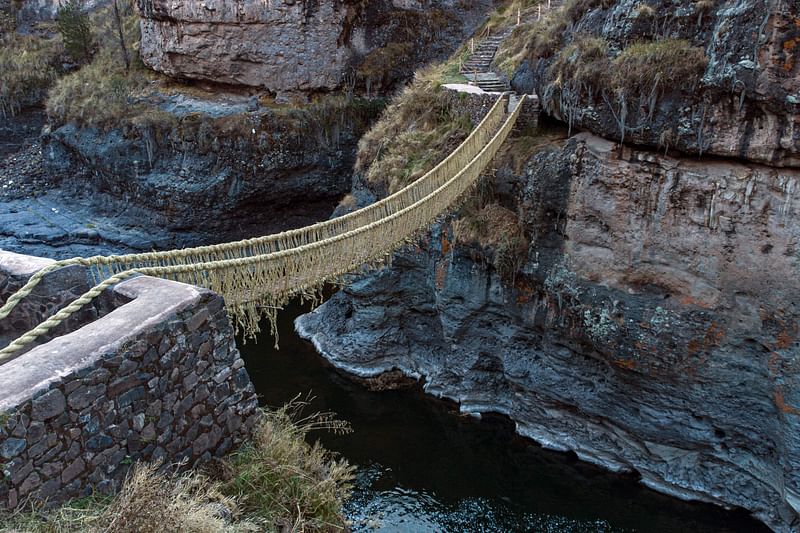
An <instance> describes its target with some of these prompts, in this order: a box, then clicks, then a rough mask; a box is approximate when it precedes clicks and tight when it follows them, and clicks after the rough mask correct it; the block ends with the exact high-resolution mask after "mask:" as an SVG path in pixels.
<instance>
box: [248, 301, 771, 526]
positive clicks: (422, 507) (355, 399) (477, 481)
mask: <svg viewBox="0 0 800 533" xmlns="http://www.w3.org/2000/svg"><path fill="white" fill-rule="evenodd" d="M300 311H301V309H300V307H299V306H293V307H292V308H290V309H287V310H286V311H285V312H283V313H282V314H281V316H280V323H279V335H280V346H281V349H280V350H275V349H274V348H273V341H272V339H271V338H269V336H268V335H263V336H262V338H260V339H259V342H258V343H255V344H254V343H252V342H248V343H247V344H246V345H241V343H240V348H241V350H242V353H243V356H244V358H245V361H246V363H247V369H248V371H249V372H250V376H251V378H252V380H253V382H254V384H255V387H256V389H257V390H258V393H259V394H260V395H261V399H262V403H263V404H264V405H268V406H273V407H275V406H280V405H282V404H284V403H285V402H287V401H289V400H291V399H292V398H294V397H295V396H297V395H298V394H303V395H305V394H306V393H311V394H312V395H313V396H314V397H315V400H314V402H313V404H312V407H313V409H314V410H322V411H334V412H335V413H337V415H338V416H339V418H341V419H344V420H347V421H349V422H350V423H351V425H352V427H353V430H354V431H353V433H351V434H349V435H344V436H334V435H329V434H323V433H319V434H313V435H311V437H312V438H313V439H319V440H320V441H322V443H323V444H324V445H325V446H326V447H327V448H328V449H330V450H333V451H334V452H336V453H338V454H341V456H343V457H345V458H347V459H348V461H350V463H352V464H355V465H357V466H358V474H357V479H356V483H355V490H354V493H353V497H352V498H351V499H350V501H349V502H348V503H347V506H346V512H347V515H348V518H349V519H350V520H351V521H352V523H353V526H352V528H353V531H381V532H434V531H435V532H440V531H448V532H449V531H454V532H462V531H463V532H473V531H474V532H507V531H508V532H510V531H536V532H552V533H562V532H563V533H566V532H576V533H577V532H581V533H583V532H587V533H588V532H623V531H641V532H653V533H662V532H663V533H667V532H670V533H672V532H675V533H677V532H685V533H701V532H748V533H757V532H762V531H764V532H767V531H769V530H768V529H767V528H766V527H764V526H763V525H762V524H760V523H759V522H757V521H755V520H753V519H752V518H750V517H749V516H748V515H747V514H746V513H744V512H741V511H725V510H723V509H721V508H718V507H716V506H712V505H706V504H699V503H687V502H683V501H681V500H677V499H675V498H670V497H667V496H664V495H661V494H659V493H656V492H654V491H651V490H649V489H647V488H646V487H644V486H643V485H641V484H640V483H638V481H637V479H636V477H635V476H632V475H619V474H612V473H610V472H607V471H605V470H602V469H600V468H597V467H594V466H592V465H589V464H586V463H584V462H581V461H579V460H578V459H577V458H576V457H575V456H574V455H573V454H566V453H559V452H553V451H549V450H545V449H543V448H541V447H540V446H538V445H536V444H535V443H533V442H532V441H530V440H527V439H524V438H522V437H519V436H518V435H516V434H515V433H514V426H513V423H512V422H510V421H509V420H508V419H506V418H504V417H502V416H499V415H488V416H483V417H482V418H481V419H475V418H472V417H465V416H461V415H459V414H458V411H457V408H456V406H455V405H454V404H452V403H449V402H445V401H441V400H437V399H434V398H431V397H430V396H428V395H425V394H424V393H423V392H422V391H421V390H419V389H412V390H403V391H384V392H370V391H368V390H367V389H365V388H364V387H363V386H361V385H359V384H356V383H354V382H353V381H351V380H350V379H348V378H347V377H345V376H344V375H342V374H341V373H339V372H338V371H337V370H335V369H333V368H332V367H331V366H330V365H328V364H327V363H326V361H325V360H324V359H323V358H322V357H320V356H319V355H318V354H317V352H316V350H315V349H314V347H313V346H312V345H311V344H310V343H308V342H306V341H304V340H302V339H300V338H299V337H298V336H297V335H296V334H295V333H294V328H293V320H294V318H295V317H296V316H297V315H298V314H299V313H300Z"/></svg>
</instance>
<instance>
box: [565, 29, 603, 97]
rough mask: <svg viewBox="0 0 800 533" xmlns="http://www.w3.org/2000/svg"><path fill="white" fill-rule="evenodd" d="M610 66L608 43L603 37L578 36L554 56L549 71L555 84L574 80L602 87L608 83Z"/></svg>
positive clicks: (589, 85)
mask: <svg viewBox="0 0 800 533" xmlns="http://www.w3.org/2000/svg"><path fill="white" fill-rule="evenodd" d="M610 66H611V62H610V60H609V58H608V43H607V42H606V41H605V40H604V39H601V38H598V37H590V36H578V37H577V38H576V39H575V41H574V42H573V43H572V44H571V45H569V46H567V47H566V48H564V49H563V50H562V51H561V53H560V54H559V55H558V57H556V59H555V61H554V62H553V64H552V66H551V67H550V72H551V75H552V76H553V77H554V78H555V80H556V81H555V83H556V84H563V83H566V82H575V83H578V84H579V85H582V86H585V87H590V88H592V87H596V88H601V89H602V88H604V87H606V86H607V85H608V80H609V76H610V74H611V73H610Z"/></svg>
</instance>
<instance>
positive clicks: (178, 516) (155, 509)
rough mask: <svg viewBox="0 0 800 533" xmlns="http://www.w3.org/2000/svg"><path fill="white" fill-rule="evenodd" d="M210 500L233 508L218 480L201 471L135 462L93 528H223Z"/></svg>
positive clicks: (189, 532)
mask: <svg viewBox="0 0 800 533" xmlns="http://www.w3.org/2000/svg"><path fill="white" fill-rule="evenodd" d="M213 503H222V504H223V505H224V507H225V508H227V509H231V508H233V509H235V505H234V503H233V500H231V499H229V498H225V497H224V496H223V495H222V493H221V492H220V490H219V483H216V482H213V481H211V480H209V479H208V478H207V477H206V476H204V475H202V474H200V473H192V474H190V475H183V476H179V475H176V474H169V473H167V474H164V473H159V471H158V467H157V465H147V464H137V465H136V466H135V467H134V468H133V469H132V470H131V473H130V475H129V476H128V478H127V479H126V481H125V484H124V485H123V487H122V490H121V491H120V492H119V494H117V496H116V497H115V498H114V499H113V500H112V502H111V504H110V505H109V506H107V507H106V508H105V509H104V511H103V513H102V514H100V516H99V517H98V519H97V520H96V526H95V528H96V529H97V530H100V531H114V532H116V533H140V532H144V531H153V532H155V531H185V532H186V533H214V532H218V531H225V529H226V523H225V521H224V520H223V519H222V518H220V516H219V513H218V508H217V507H216V506H214V505H212V504H213Z"/></svg>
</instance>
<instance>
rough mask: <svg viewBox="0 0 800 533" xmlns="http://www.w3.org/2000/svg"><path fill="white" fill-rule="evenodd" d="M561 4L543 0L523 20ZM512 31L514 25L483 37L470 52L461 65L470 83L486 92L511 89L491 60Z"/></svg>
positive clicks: (532, 17)
mask: <svg viewBox="0 0 800 533" xmlns="http://www.w3.org/2000/svg"><path fill="white" fill-rule="evenodd" d="M562 4H563V0H545V2H543V3H542V4H541V5H540V7H539V10H538V12H536V13H533V14H529V15H527V16H526V17H525V18H524V19H523V21H524V22H530V21H532V20H538V18H540V17H542V16H545V15H546V14H547V13H548V12H550V11H553V10H555V9H558V8H559V7H561V5H562ZM513 31H514V26H512V27H510V28H506V30H505V31H503V32H502V33H499V34H497V35H490V36H488V37H486V38H485V39H483V40H482V41H481V42H480V43H479V44H478V45H477V46H476V47H475V50H474V51H473V52H472V54H470V56H469V58H468V59H467V60H466V61H465V62H464V63H463V64H462V65H461V74H462V75H463V76H464V77H465V78H467V79H468V80H469V81H470V82H471V83H473V84H475V85H477V86H478V87H480V88H481V89H483V90H484V91H486V92H492V93H498V92H500V93H501V92H507V91H510V90H511V87H510V86H509V83H508V80H507V79H506V78H505V77H501V76H499V75H498V74H497V73H496V72H493V71H492V61H493V60H494V56H495V55H496V54H497V50H498V49H499V48H500V43H502V42H503V40H505V38H506V37H508V36H509V35H511V32H513Z"/></svg>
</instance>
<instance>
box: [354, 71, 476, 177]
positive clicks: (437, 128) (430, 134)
mask: <svg viewBox="0 0 800 533" xmlns="http://www.w3.org/2000/svg"><path fill="white" fill-rule="evenodd" d="M443 71H444V65H436V66H433V67H428V68H426V69H423V70H422V71H420V72H418V73H417V75H416V76H415V78H414V81H413V82H412V83H411V85H410V86H408V87H406V88H405V89H404V90H403V91H402V92H401V93H400V94H399V95H398V96H397V97H395V99H394V100H393V101H392V103H391V104H390V105H389V107H387V109H386V111H385V112H384V114H383V115H382V116H381V118H380V119H379V120H378V122H377V123H376V124H375V125H374V126H373V127H372V128H371V129H370V130H369V131H368V132H367V133H366V135H364V137H362V138H361V141H359V144H358V156H357V160H356V170H359V171H362V172H365V174H366V178H367V182H368V183H369V184H370V186H371V187H373V188H374V189H375V190H377V191H378V192H380V193H392V192H394V191H397V190H399V189H401V188H402V187H404V186H406V185H408V184H409V183H412V182H413V181H415V180H417V179H418V178H420V177H421V176H422V175H423V174H425V172H427V171H429V170H430V169H431V168H433V167H434V166H435V165H436V164H437V163H439V162H440V161H441V160H442V159H444V157H446V156H447V154H448V153H450V152H451V151H452V150H453V149H454V148H456V147H457V146H458V145H459V144H460V143H461V142H462V141H463V140H464V139H466V137H467V135H469V132H470V130H471V128H472V124H471V121H470V118H469V114H468V113H467V112H466V111H464V110H463V109H462V108H461V107H460V106H459V105H458V102H457V100H456V99H455V98H454V97H453V95H452V93H451V92H450V91H447V90H446V89H442V87H441V81H440V80H441V77H442V73H443Z"/></svg>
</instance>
